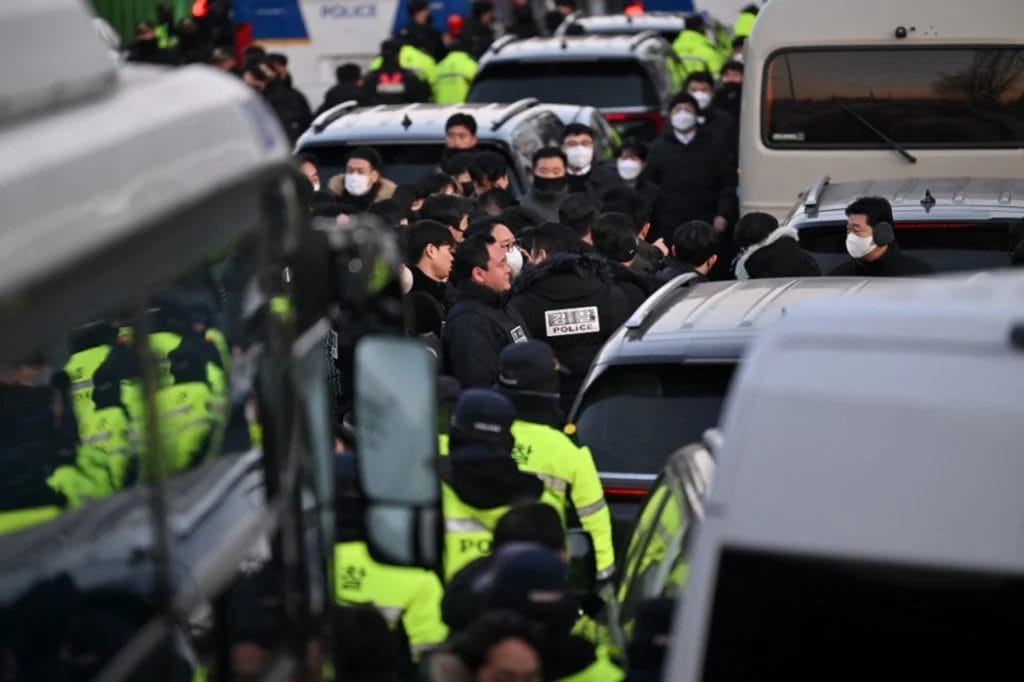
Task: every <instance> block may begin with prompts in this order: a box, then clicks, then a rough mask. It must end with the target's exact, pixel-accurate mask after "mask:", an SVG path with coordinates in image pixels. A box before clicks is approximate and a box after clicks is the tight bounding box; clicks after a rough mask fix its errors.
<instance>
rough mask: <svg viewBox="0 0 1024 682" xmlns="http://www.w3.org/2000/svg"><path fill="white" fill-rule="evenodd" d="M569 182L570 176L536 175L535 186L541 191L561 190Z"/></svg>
mask: <svg viewBox="0 0 1024 682" xmlns="http://www.w3.org/2000/svg"><path fill="white" fill-rule="evenodd" d="M567 184H569V176H567V175H563V176H562V177H560V178H539V177H536V176H534V178H533V186H534V187H536V188H537V189H538V190H540V191H541V192H559V191H561V190H563V189H565V186H566V185H567Z"/></svg>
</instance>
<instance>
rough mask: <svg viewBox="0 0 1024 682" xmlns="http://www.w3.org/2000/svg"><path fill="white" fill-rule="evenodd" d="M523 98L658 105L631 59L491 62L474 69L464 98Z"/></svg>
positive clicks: (651, 86)
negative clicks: (470, 88) (471, 82)
mask: <svg viewBox="0 0 1024 682" xmlns="http://www.w3.org/2000/svg"><path fill="white" fill-rule="evenodd" d="M523 97H536V98H537V99H539V100H541V101H542V102H568V103H572V104H581V105H585V104H589V105H590V106H594V107H599V108H617V107H638V106H647V107H660V106H661V102H660V100H659V99H658V90H657V89H656V87H655V85H654V83H653V82H652V81H651V78H650V76H649V75H648V73H647V71H646V70H645V69H644V68H643V66H641V65H640V64H639V63H638V62H636V61H635V60H632V59H629V60H627V59H591V60H587V61H578V62H566V61H558V62H541V61H523V62H518V61H508V62H504V61H503V62H494V63H491V64H488V65H487V66H485V67H483V68H482V69H481V71H480V73H478V74H477V77H476V80H475V81H474V82H473V88H472V90H470V93H469V99H468V101H470V102H514V101H516V100H518V99H521V98H523Z"/></svg>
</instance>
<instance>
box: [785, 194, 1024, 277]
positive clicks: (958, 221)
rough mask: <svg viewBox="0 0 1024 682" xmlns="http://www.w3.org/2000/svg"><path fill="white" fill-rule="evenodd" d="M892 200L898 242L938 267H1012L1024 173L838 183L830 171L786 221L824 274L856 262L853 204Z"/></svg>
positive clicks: (1023, 211)
mask: <svg viewBox="0 0 1024 682" xmlns="http://www.w3.org/2000/svg"><path fill="white" fill-rule="evenodd" d="M865 196H879V197H884V198H885V199H888V200H889V203H890V204H892V213H893V228H894V229H895V231H896V243H897V244H899V247H900V250H902V251H903V252H904V253H906V254H907V255H910V256H913V257H914V258H917V259H918V260H922V261H924V262H925V263H928V264H929V265H931V266H932V268H933V269H934V270H935V271H936V272H945V271H955V270H982V269H987V268H998V267H1006V266H1008V265H1010V246H1011V245H1010V237H1009V230H1010V225H1011V224H1012V223H1013V222H1015V221H1019V220H1021V219H1024V179H1021V178H968V177H957V178H900V179H895V180H860V181H854V182H835V183H834V182H832V181H831V179H830V178H829V176H827V175H826V176H824V177H822V178H821V179H820V180H818V181H817V182H816V183H814V184H813V185H812V186H811V187H809V188H808V189H807V191H805V192H803V193H802V195H801V197H800V199H799V201H797V203H796V205H795V206H793V208H792V210H791V211H790V213H789V217H787V218H786V221H785V222H786V223H788V224H789V225H791V226H793V227H795V228H796V229H797V231H798V232H799V234H800V245H801V246H802V247H803V248H805V249H807V250H808V251H810V252H811V253H812V254H814V257H815V258H816V259H817V260H818V263H819V265H821V271H822V272H823V273H826V274H827V273H828V272H830V271H831V270H832V269H833V268H835V267H836V266H838V265H840V264H841V263H844V262H846V261H848V260H849V256H848V255H847V254H846V207H847V206H848V205H849V204H850V203H852V202H853V201H854V200H855V199H857V198H858V197H865Z"/></svg>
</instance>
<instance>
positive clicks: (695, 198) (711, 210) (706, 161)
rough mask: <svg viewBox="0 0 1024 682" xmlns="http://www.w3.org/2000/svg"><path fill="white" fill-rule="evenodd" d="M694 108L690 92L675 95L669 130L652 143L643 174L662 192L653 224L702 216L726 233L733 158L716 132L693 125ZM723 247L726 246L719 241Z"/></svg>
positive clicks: (732, 202)
mask: <svg viewBox="0 0 1024 682" xmlns="http://www.w3.org/2000/svg"><path fill="white" fill-rule="evenodd" d="M699 111H700V107H699V105H698V104H697V101H696V100H695V99H694V98H693V96H692V95H689V94H687V93H685V92H681V93H679V94H678V95H676V96H675V98H674V99H673V100H672V103H671V104H670V105H669V113H670V116H671V129H670V130H669V131H668V132H667V133H666V134H665V135H663V136H662V137H660V138H658V139H657V140H656V141H655V142H654V144H653V145H652V146H651V152H650V155H649V157H648V159H647V165H646V166H645V167H644V173H643V177H645V178H647V179H648V180H650V181H651V182H653V183H654V184H656V185H658V186H659V187H660V188H661V191H662V193H661V196H660V197H659V198H658V202H657V203H656V204H655V206H654V222H655V224H660V225H679V224H680V223H682V222H686V221H689V220H703V221H705V222H708V223H711V225H712V226H713V227H714V228H715V231H716V232H718V234H720V235H723V236H725V235H724V233H725V232H726V228H727V227H728V225H729V223H730V221H731V220H733V219H734V218H735V215H736V212H737V206H736V158H735V157H734V156H733V155H732V153H730V151H729V149H728V147H727V145H726V143H724V142H723V141H722V140H721V139H720V138H719V137H718V136H717V135H715V134H714V133H712V132H710V131H708V130H706V129H704V128H703V127H701V126H699V125H698V124H697V116H698V113H699ZM730 241H731V240H730ZM723 250H724V251H728V250H729V249H728V248H727V245H726V244H724V243H723ZM723 257H727V258H728V257H731V254H727V253H723Z"/></svg>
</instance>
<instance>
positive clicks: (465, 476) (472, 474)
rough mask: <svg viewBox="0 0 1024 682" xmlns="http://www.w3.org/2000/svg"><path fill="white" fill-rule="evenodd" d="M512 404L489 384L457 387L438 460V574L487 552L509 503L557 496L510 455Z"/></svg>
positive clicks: (448, 574) (452, 570)
mask: <svg viewBox="0 0 1024 682" xmlns="http://www.w3.org/2000/svg"><path fill="white" fill-rule="evenodd" d="M514 419H515V408H514V407H513V406H512V403H511V402H509V400H508V398H505V397H504V396H502V395H501V394H500V393H498V392H497V391H494V390H491V389H469V390H467V391H465V392H463V394H462V396H461V397H460V398H459V402H458V403H457V404H456V406H455V413H454V415H452V420H451V433H450V448H451V453H450V454H449V456H448V457H443V458H442V459H441V462H440V471H441V481H442V483H441V501H442V505H443V511H444V528H445V530H444V576H445V580H446V581H447V580H448V579H449V578H451V577H452V576H453V575H455V573H456V572H458V570H459V569H460V568H462V567H463V566H465V565H466V564H468V563H469V562H471V561H473V560H474V559H477V558H479V557H481V556H484V555H486V554H488V553H490V551H491V540H492V538H493V536H494V527H495V526H496V525H497V523H498V520H499V519H500V518H501V517H502V516H504V514H505V512H507V511H508V510H509V509H510V508H511V507H512V506H513V505H516V504H519V503H523V502H538V501H540V502H546V503H548V504H550V505H551V506H552V507H554V508H555V510H556V511H559V510H560V509H561V507H562V505H561V502H560V500H558V499H557V498H556V497H555V496H553V495H552V494H551V493H550V492H549V491H548V490H547V489H546V488H545V486H544V483H543V482H542V481H541V479H540V478H538V477H537V476H535V475H533V474H530V473H526V472H523V471H520V470H519V468H518V467H517V466H516V463H515V462H514V461H513V460H512V434H511V431H510V430H511V427H512V421H513V420H514Z"/></svg>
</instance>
